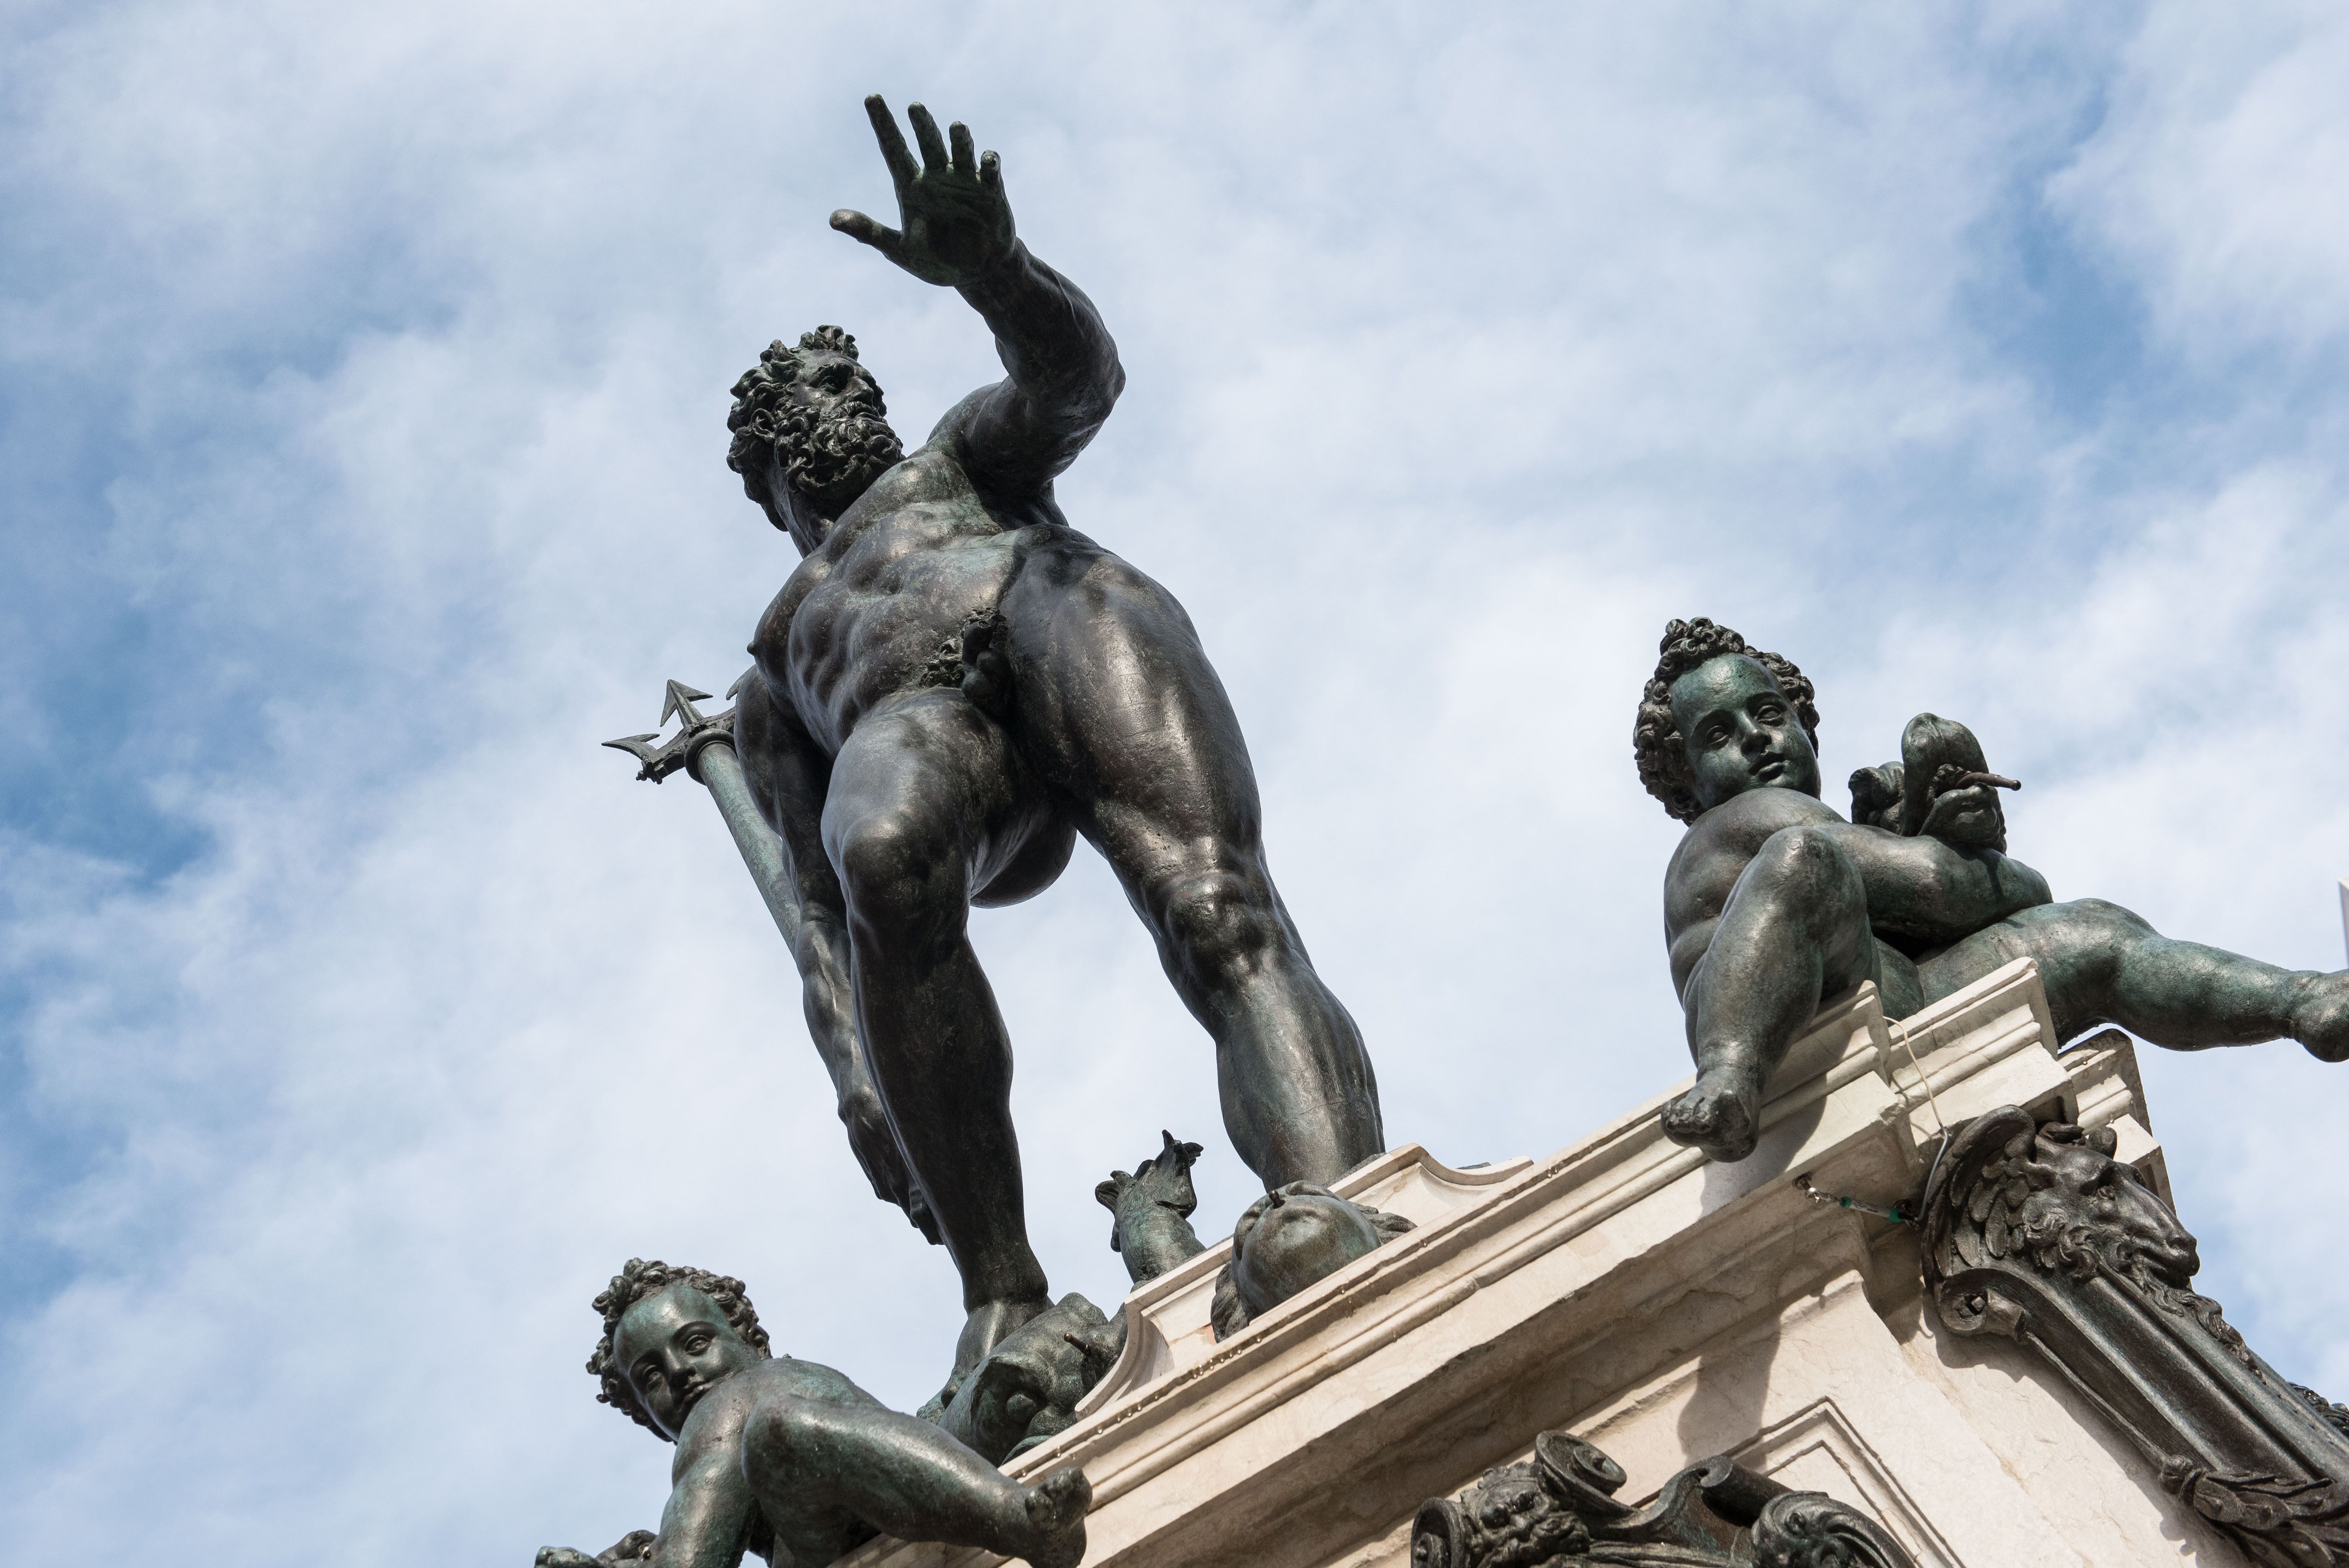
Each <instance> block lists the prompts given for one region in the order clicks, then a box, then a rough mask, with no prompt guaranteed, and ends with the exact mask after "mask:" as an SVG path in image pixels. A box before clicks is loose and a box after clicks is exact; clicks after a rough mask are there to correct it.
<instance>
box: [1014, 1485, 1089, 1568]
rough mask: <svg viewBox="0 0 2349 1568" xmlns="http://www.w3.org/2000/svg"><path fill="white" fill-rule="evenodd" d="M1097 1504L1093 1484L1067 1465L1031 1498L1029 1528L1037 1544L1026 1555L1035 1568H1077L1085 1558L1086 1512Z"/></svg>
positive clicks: (1033, 1544) (1029, 1500)
mask: <svg viewBox="0 0 2349 1568" xmlns="http://www.w3.org/2000/svg"><path fill="white" fill-rule="evenodd" d="M1092 1503H1093V1485H1092V1482H1091V1481H1089V1480H1086V1479H1085V1472H1084V1471H1082V1470H1079V1469H1078V1468H1077V1467H1076V1466H1074V1465H1064V1466H1062V1467H1061V1469H1059V1470H1054V1471H1053V1472H1052V1473H1051V1474H1050V1475H1048V1476H1046V1477H1045V1478H1044V1479H1043V1480H1040V1481H1038V1482H1037V1483H1036V1489H1035V1490H1034V1491H1030V1493H1029V1494H1028V1525H1029V1528H1030V1529H1031V1530H1032V1531H1034V1532H1035V1540H1034V1541H1033V1542H1031V1543H1030V1546H1029V1548H1028V1550H1027V1552H1026V1553H1024V1555H1025V1556H1026V1557H1027V1559H1028V1561H1029V1563H1030V1564H1032V1568H1077V1564H1078V1563H1081V1562H1083V1561H1084V1557H1085V1510H1087V1509H1089V1508H1091V1507H1092Z"/></svg>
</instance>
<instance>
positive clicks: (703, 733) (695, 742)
mask: <svg viewBox="0 0 2349 1568" xmlns="http://www.w3.org/2000/svg"><path fill="white" fill-rule="evenodd" d="M708 701H709V693H708V692H706V691H696V690H695V689H694V688H693V687H691V686H688V685H686V684H685V683H684V682H683V681H676V680H673V681H671V682H669V683H668V690H667V695H666V696H665V699H664V700H663V701H662V703H661V716H660V721H661V722H662V723H663V724H667V722H668V721H669V720H670V719H672V718H675V719H677V720H678V721H679V723H678V732H677V733H676V734H675V735H673V736H671V737H669V738H668V740H667V743H666V744H665V745H660V746H655V745H652V744H651V742H653V741H656V740H658V739H659V738H660V731H658V730H654V731H653V732H652V733H650V734H648V735H626V736H622V737H621V738H619V739H617V740H607V741H605V742H604V744H605V745H606V746H608V747H610V748H613V749H614V750H616V751H625V752H626V753H627V754H628V755H629V756H631V757H633V758H636V760H637V761H638V762H639V763H641V764H643V766H642V767H640V768H638V769H636V777H637V778H639V779H651V780H652V781H653V782H654V783H656V784H657V783H659V782H660V781H661V780H662V779H666V778H667V777H668V776H669V775H670V774H672V773H674V772H676V771H677V770H678V769H680V768H683V767H686V766H687V765H688V763H689V762H690V761H691V759H692V757H693V754H694V753H695V752H696V751H697V750H698V749H699V748H700V746H701V743H702V742H703V741H704V740H706V739H708V738H711V737H714V736H717V735H721V734H724V735H730V734H732V733H733V728H734V710H733V709H732V708H728V709H727V710H726V711H725V712H724V713H719V714H708V715H705V714H704V713H703V712H702V711H701V709H699V708H698V707H695V706H694V704H696V703H699V702H708Z"/></svg>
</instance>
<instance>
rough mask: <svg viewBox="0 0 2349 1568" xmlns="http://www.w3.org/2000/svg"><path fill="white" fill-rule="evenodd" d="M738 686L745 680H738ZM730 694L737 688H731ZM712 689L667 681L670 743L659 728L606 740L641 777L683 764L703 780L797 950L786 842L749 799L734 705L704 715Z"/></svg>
mask: <svg viewBox="0 0 2349 1568" xmlns="http://www.w3.org/2000/svg"><path fill="white" fill-rule="evenodd" d="M736 684H737V685H738V686H739V685H740V682H737V683H736ZM727 695H728V696H732V695H733V693H732V692H728V694H727ZM708 701H709V693H708V692H706V691H696V690H694V689H693V688H692V687H691V686H687V685H686V684H685V683H684V682H683V681H671V682H669V683H668V696H667V700H666V701H664V702H663V703H662V704H661V716H660V722H661V723H662V724H667V722H668V721H669V720H670V719H671V718H676V719H677V720H678V732H677V733H676V734H675V735H673V736H671V737H669V738H668V739H667V742H665V743H663V744H660V745H655V744H653V743H654V742H656V741H658V740H660V731H659V730H658V729H655V730H653V731H652V732H651V733H649V734H646V735H629V736H623V737H622V738H619V739H618V740H607V741H605V742H604V744H605V745H606V746H609V747H613V748H616V749H618V750H621V751H625V752H626V753H627V754H628V755H629V756H631V757H633V758H636V760H637V762H638V763H640V764H642V766H640V767H639V768H638V769H636V777H637V778H639V779H651V780H652V781H653V782H654V783H656V784H657V783H659V782H660V781H661V780H662V779H666V778H667V777H668V776H669V775H670V774H672V773H675V772H677V771H678V769H683V770H684V771H685V772H686V774H687V775H688V777H690V778H693V779H698V780H699V781H700V782H701V783H702V785H703V786H704V787H705V788H707V789H709V798H710V799H712V800H715V801H717V802H718V814H719V816H721V817H723V818H725V819H726V829H727V831H729V832H730V833H732V834H733V835H734V847H735V848H736V849H738V850H740V851H742V863H743V864H744V865H746V866H748V867H750V880H751V881H752V882H757V883H758V884H759V896H760V897H761V898H762V899H764V900H766V903H767V913H769V914H771V915H772V916H774V919H775V929H776V930H777V931H780V932H781V933H782V934H783V940H784V942H786V943H788V944H790V946H791V949H792V952H793V953H797V952H798V951H799V945H800V895H799V890H798V889H797V888H795V887H794V886H792V878H791V872H790V868H789V867H788V865H787V864H786V863H785V861H784V856H783V841H782V840H781V838H779V837H777V836H776V833H775V830H773V829H772V828H770V827H769V826H767V822H766V819H765V818H763V817H761V816H760V815H759V808H758V805H757V803H756V802H755V801H753V800H752V799H750V781H749V780H748V779H744V778H743V777H742V759H741V758H740V757H739V756H737V755H736V754H735V750H734V710H733V709H732V708H728V709H727V710H726V711H725V712H724V713H719V714H710V715H708V716H706V717H705V716H704V715H703V713H702V711H701V709H699V708H698V707H695V706H694V705H695V704H696V703H702V702H708Z"/></svg>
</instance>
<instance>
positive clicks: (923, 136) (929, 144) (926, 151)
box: [905, 103, 947, 173]
mask: <svg viewBox="0 0 2349 1568" xmlns="http://www.w3.org/2000/svg"><path fill="white" fill-rule="evenodd" d="M905 118H906V119H909V120H911V121H912V122H913V125H914V143H915V145H916V146H917V147H919V148H920V149H921V150H922V167H923V168H925V169H926V170H930V171H931V172H933V173H936V171H937V170H941V169H944V168H945V167H947V142H946V138H944V137H942V136H940V135H939V134H938V122H937V121H936V120H935V119H931V118H930V111H929V110H928V109H927V108H924V107H923V106H922V105H920V104H917V103H909V104H907V105H906V106H905Z"/></svg>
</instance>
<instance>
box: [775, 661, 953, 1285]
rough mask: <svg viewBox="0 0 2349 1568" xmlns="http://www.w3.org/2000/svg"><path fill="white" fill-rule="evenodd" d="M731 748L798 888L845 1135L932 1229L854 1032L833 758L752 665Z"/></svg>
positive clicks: (801, 955)
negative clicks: (828, 821) (828, 809)
mask: <svg viewBox="0 0 2349 1568" xmlns="http://www.w3.org/2000/svg"><path fill="white" fill-rule="evenodd" d="M734 738H735V750H736V751H737V753H738V754H740V757H741V758H742V773H743V777H744V778H745V779H747V780H748V781H749V783H750V795H751V799H754V800H755V801H756V802H757V803H758V807H759V812H760V814H761V816H763V817H765V818H766V820H767V823H768V825H769V826H770V827H771V828H773V829H774V830H775V833H776V836H777V837H778V838H780V839H781V840H782V841H783V860H784V862H785V864H786V865H787V866H788V867H789V868H790V875H791V878H792V887H793V889H794V890H795V891H796V892H798V894H799V904H800V935H799V945H798V948H797V950H796V951H795V952H793V953H792V960H793V962H794V963H796V964H797V965H798V966H799V972H800V990H801V1003H802V1008H803V1010H804V1012H805V1013H806V1016H807V1026H808V1037H809V1038H811V1039H812V1040H813V1041H814V1042H815V1048H816V1054H817V1055H818V1056H819V1057H823V1066H824V1071H825V1072H827V1073H828V1074H830V1075H831V1078H832V1087H833V1093H834V1094H835V1095H836V1096H837V1097H838V1099H839V1106H840V1119H841V1122H842V1124H843V1126H845V1127H846V1128H847V1129H848V1145H849V1148H850V1149H851V1150H854V1153H855V1155H856V1162H857V1163H858V1164H859V1165H860V1166H862V1167H864V1175H865V1179H866V1180H868V1181H871V1182H872V1183H873V1193H874V1196H875V1197H877V1198H880V1199H882V1200H884V1201H885V1202H891V1203H895V1204H896V1205H897V1206H898V1207H899V1208H901V1209H903V1210H905V1215H906V1218H908V1219H910V1220H911V1221H913V1222H914V1223H915V1224H916V1226H918V1227H920V1229H921V1231H922V1233H923V1234H925V1235H927V1236H929V1237H930V1238H931V1239H932V1240H934V1241H935V1240H936V1221H935V1220H934V1219H932V1218H931V1216H930V1212H929V1207H928V1205H927V1203H926V1202H924V1201H923V1199H922V1197H921V1194H920V1191H919V1190H918V1189H917V1188H916V1186H915V1185H914V1182H913V1180H912V1178H911V1177H910V1176H909V1175H908V1174H907V1172H906V1170H905V1155H904V1153H903V1152H902V1151H901V1150H899V1149H898V1147H897V1136H896V1134H895V1133H894V1132H892V1131H891V1130H890V1129H889V1121H888V1117H887V1115H886V1113H885V1112H884V1111H883V1109H881V1097H880V1095H879V1093H878V1092H877V1091H876V1090H875V1089H874V1087H873V1075H872V1073H871V1071H870V1070H869V1069H868V1068H866V1066H865V1063H864V1047H862V1046H860V1045H859V1044H858V1043H857V1038H856V1006H855V993H854V990H853V989H852V986H851V981H850V972H849V951H848V902H847V900H846V898H845V897H844V896H843V894H842V892H841V889H840V878H839V877H838V875H837V874H835V873H834V872H833V869H832V858H831V856H829V855H827V854H826V853H825V852H824V848H823V801H824V795H825V792H826V790H827V789H829V788H830V786H831V782H832V759H831V758H829V757H827V756H826V755H825V754H824V752H823V748H821V747H819V746H817V745H816V743H815V741H814V740H813V739H812V738H811V737H810V736H809V735H808V733H807V728H806V727H805V726H804V725H803V724H802V723H801V722H800V717H799V714H798V712H797V711H796V710H795V709H793V708H792V706H791V702H790V699H789V698H788V697H787V696H779V695H778V694H777V693H776V692H775V691H774V689H773V688H772V687H771V686H769V685H768V684H767V680H766V677H765V676H762V675H761V673H760V672H759V670H758V669H757V668H756V667H753V668H752V669H751V671H750V673H749V674H748V675H746V676H743V677H742V680H741V684H740V686H737V687H736V688H735V700H734Z"/></svg>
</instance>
